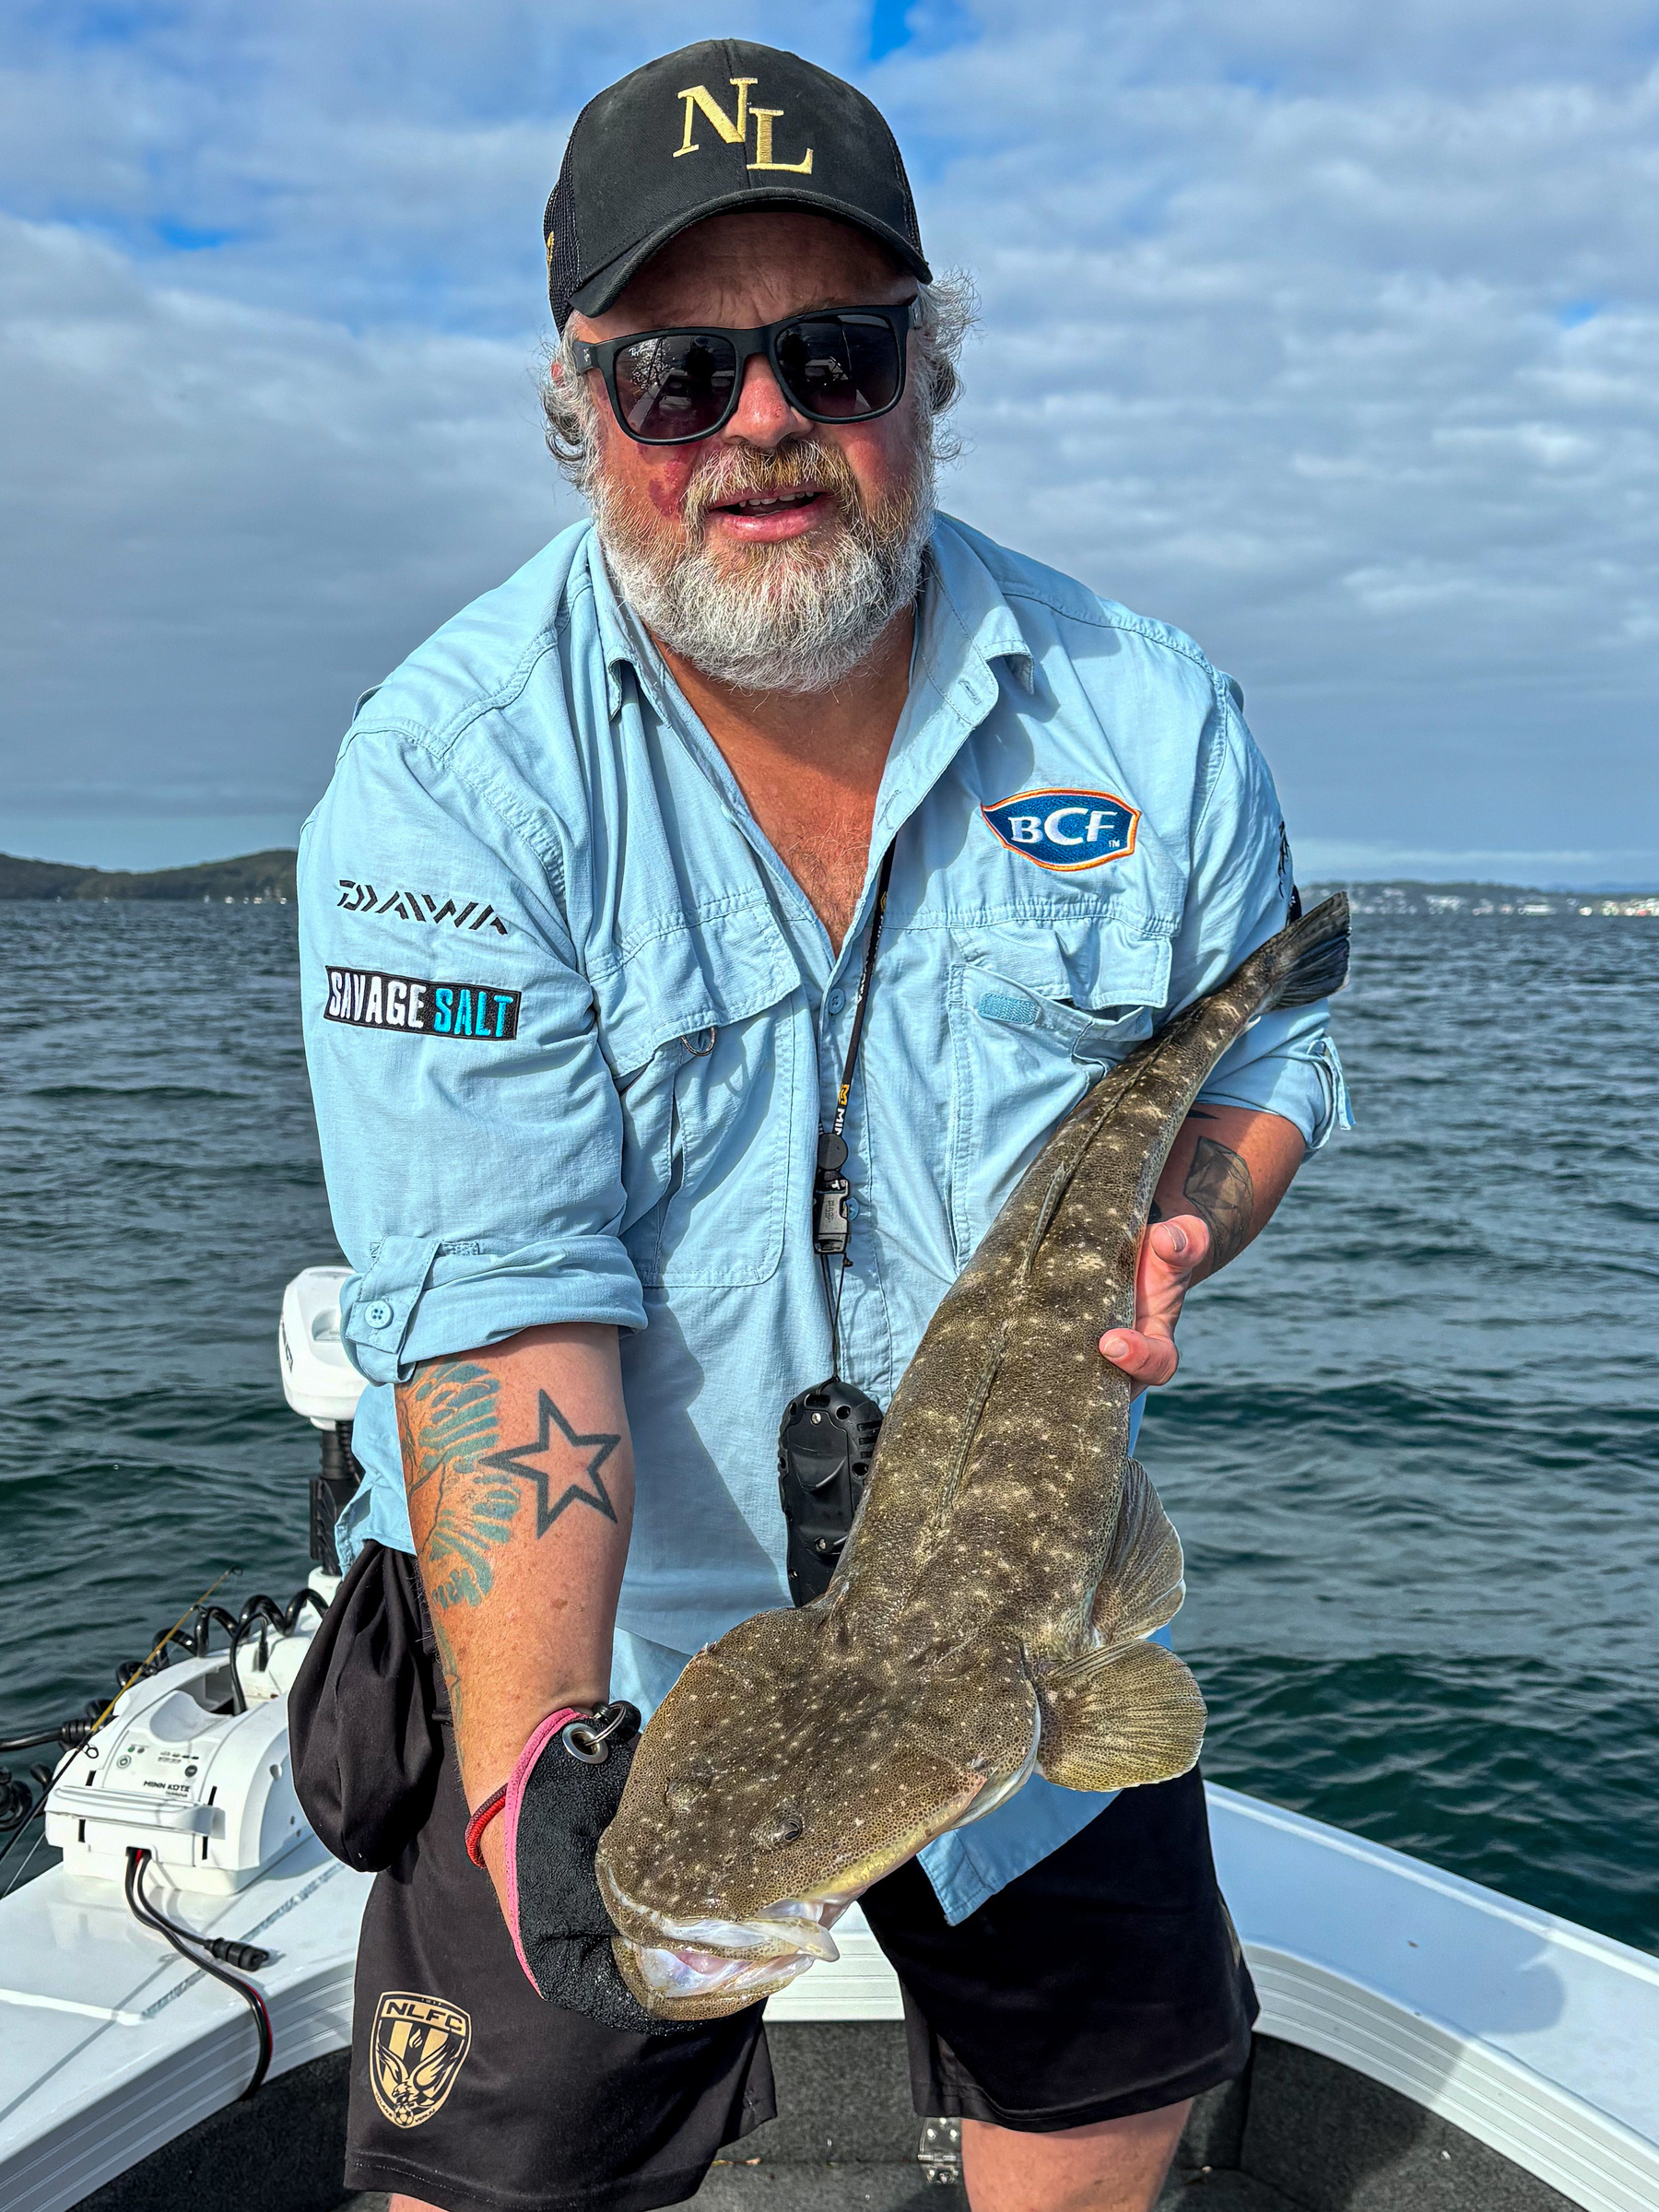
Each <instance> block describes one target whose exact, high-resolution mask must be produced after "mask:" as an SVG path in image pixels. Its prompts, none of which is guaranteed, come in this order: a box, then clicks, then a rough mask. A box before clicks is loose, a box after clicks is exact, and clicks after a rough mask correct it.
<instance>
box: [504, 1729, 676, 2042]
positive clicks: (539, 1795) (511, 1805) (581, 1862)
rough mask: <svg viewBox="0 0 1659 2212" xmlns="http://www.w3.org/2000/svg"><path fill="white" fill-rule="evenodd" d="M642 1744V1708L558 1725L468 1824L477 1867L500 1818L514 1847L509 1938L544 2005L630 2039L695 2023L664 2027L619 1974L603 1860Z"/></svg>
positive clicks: (544, 1733)
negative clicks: (597, 1874)
mask: <svg viewBox="0 0 1659 2212" xmlns="http://www.w3.org/2000/svg"><path fill="white" fill-rule="evenodd" d="M639 1741H640V1715H639V1712H638V1710H637V1709H636V1708H635V1707H634V1706H632V1705H622V1704H618V1705H606V1706H602V1707H601V1708H600V1710H599V1711H598V1712H594V1713H585V1712H581V1713H577V1712H569V1711H566V1712H555V1713H550V1714H549V1715H548V1716H547V1719H546V1720H545V1721H544V1722H543V1723H542V1724H541V1725H540V1727H539V1728H537V1729H536V1731H535V1735H533V1736H532V1737H531V1738H530V1741H529V1742H528V1743H527V1744H526V1745H525V1746H524V1749H523V1751H522V1752H520V1754H519V1759H518V1764H517V1765H516V1766H515V1767H514V1768H513V1770H512V1774H511V1775H510V1776H509V1778H508V1780H507V1781H506V1783H504V1784H503V1785H502V1787H501V1788H500V1789H499V1790H498V1791H496V1793H495V1794H494V1795H493V1796H491V1797H488V1798H486V1800H485V1801H484V1803H483V1804H482V1805H481V1806H479V1807H478V1809H477V1812H476V1813H475V1814H474V1815H473V1817H472V1818H471V1819H470V1820H469V1821H468V1823H467V1828H466V1851H467V1856H468V1857H469V1858H470V1859H471V1860H472V1861H473V1863H474V1865H478V1866H481V1865H483V1864H484V1862H483V1859H482V1858H481V1857H480V1855H479V1851H478V1843H479V1839H480V1838H481V1837H482V1835H483V1833H484V1830H485V1829H486V1828H487V1827H488V1824H489V1822H490V1821H491V1819H493V1818H496V1817H497V1814H498V1812H499V1815H500V1822H501V1830H502V1840H503V1841H504V1842H505V1844H506V1847H507V1885H506V1886H507V1900H506V1906H505V1911H506V1916H507V1932H508V1934H509V1935H511V1936H512V1947H513V1949H514V1950H515V1951H516V1952H517V1953H518V1961H519V1964H520V1965H521V1966H522V1967H523V1968H524V1971H525V1973H526V1974H527V1975H528V1976H529V1978H530V1981H531V1983H533V1984H534V1986H535V1993H536V1994H537V1996H539V1997H543V1998H545V1999H546V2001H547V2003H548V2004H549V2005H562V2006H564V2007H565V2008H566V2010H567V2011H570V2012H580V2013H584V2014H585V2015H586V2016H587V2018H589V2019H590V2020H597V2021H599V2022H600V2024H601V2025H602V2026H603V2027H606V2028H616V2029H619V2030H622V2031H623V2032H624V2033H626V2034H629V2035H681V2034H684V2033H686V2032H687V2031H688V2030H696V2029H697V2028H698V2027H699V2026H700V2024H701V2023H700V2022H698V2021H696V2020H659V2019H658V2018H656V2017H655V2015H654V2014H653V2013H649V2012H647V2011H646V2010H645V2008H644V2006H642V2005H641V2004H640V2002H639V2001H638V1999H637V1998H636V1997H635V1996H634V1994H633V1993H632V1991H631V1990H629V1987H628V1984H627V1983H625V1982H624V1981H623V1979H622V1977H621V1975H620V1974H619V1973H618V1971H617V1962H616V1959H614V1958H613V1956H612V1954H611V1937H612V1936H613V1935H615V1934H616V1932H617V1931H616V1928H615V1926H614V1924H612V1921H611V1917H610V1915H609V1913H608V1912H606V1909H605V1905H604V1902H603V1900H601V1898H600V1895H599V1884H598V1882H597V1880H596V1879H595V1878H594V1852H595V1851H596V1850H597V1849H598V1847H599V1839H600V1837H601V1836H602V1835H603V1834H604V1833H605V1831H606V1829H607V1828H608V1827H609V1826H610V1824H611V1822H612V1820H613V1819H614V1818H616V1812H617V1806H618V1804H619V1803H620V1802H621V1797H622V1789H623V1784H624V1783H626V1782H627V1780H628V1770H629V1767H630V1766H632V1764H633V1756H634V1752H635V1750H636V1749H637V1748H638V1747H639Z"/></svg>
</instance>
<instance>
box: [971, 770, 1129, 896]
mask: <svg viewBox="0 0 1659 2212" xmlns="http://www.w3.org/2000/svg"><path fill="white" fill-rule="evenodd" d="M980 812H981V814H982V815H983V817H984V818H985V825H986V827H987V829H989V830H990V831H991V832H992V834H993V836H994V837H996V838H999V839H1000V840H1001V841H1002V842H1003V843H1004V844H1005V845H1006V846H1007V848H1008V850H1009V852H1010V853H1021V854H1023V856H1024V857H1025V858H1026V859H1027V860H1032V861H1035V862H1036V864H1037V865H1038V866H1039V867H1040V868H1051V869H1053V871H1054V872H1055V874H1057V875H1062V876H1065V875H1071V874H1074V873H1075V872H1076V871H1077V869H1079V868H1098V867H1101V866H1103V865H1104V864H1105V863H1106V862H1107V861H1109V860H1124V859H1126V858H1127V856H1128V855H1129V854H1130V853H1133V852H1134V850H1135V830H1136V828H1137V827H1138V825H1139V822H1140V809H1139V808H1138V807H1137V806H1130V804H1129V802H1128V800H1127V799H1120V798H1119V797H1118V795H1117V794H1116V793H1115V792H1112V791H1074V790H1072V789H1071V788H1070V787H1069V786H1064V785H1063V786H1059V787H1055V788H1051V789H1047V790H1042V791H1021V792H1017V793H1016V794H1015V795H1014V796H1013V797H1012V798H1011V799H998V800H997V801H996V803H995V805H994V806H982V807H981V808H980Z"/></svg>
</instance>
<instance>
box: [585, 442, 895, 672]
mask: <svg viewBox="0 0 1659 2212" xmlns="http://www.w3.org/2000/svg"><path fill="white" fill-rule="evenodd" d="M587 492H588V497H589V499H590V500H591V501H592V503H593V509H594V526H595V528H596V529H597V531H598V534H599V543H600V545H601V547H603V548H604V552H605V559H606V565H607V567H608V568H609V570H610V572H611V577H612V580H613V582H615V584H616V586H617V589H618V592H619V593H620V594H621V596H622V597H623V598H624V599H625V600H626V601H627V602H628V604H629V606H630V607H631V608H632V609H633V611H634V613H635V614H636V615H637V616H638V617H639V618H640V619H641V621H642V622H643V623H644V624H645V627H646V628H647V629H649V630H650V631H651V632H652V633H653V636H654V637H655V638H656V639H657V640H658V641H659V642H660V643H661V644H663V645H665V646H666V647H667V648H668V650H669V651H670V652H671V653H677V654H679V655H680V656H681V657H682V658H683V659H685V660H687V661H689V662H690V664H691V665H692V666H693V667H694V668H696V669H698V670H700V673H701V674H702V675H704V676H706V677H709V678H710V679H711V680H712V681H713V682H715V683H722V684H730V685H732V686H733V687H734V688H736V689H739V690H745V691H789V692H802V693H811V692H818V691H829V690H831V689H832V688H834V687H835V686H836V685H837V684H838V683H840V682H841V680H842V679H843V677H846V676H848V675H850V674H851V672H852V671H853V669H854V668H855V667H856V666H857V665H858V664H859V662H860V661H862V660H863V659H864V658H865V655H866V654H867V653H869V652H870V650H871V648H872V647H873V646H874V645H875V643H876V641H877V638H879V637H880V635H881V633H882V631H883V630H884V629H886V628H887V627H888V623H889V622H891V621H892V619H893V618H894V616H895V615H897V614H899V613H900V610H901V609H902V608H904V607H905V606H908V605H909V604H910V602H911V601H912V599H914V597H915V595H916V593H917V590H918V588H919V586H920V584H921V581H922V561H923V557H924V553H925V552H926V549H927V540H928V536H929V534H930V533H931V531H932V528H933V517H934V504H933V497H934V472H933V454H932V449H931V441H929V440H928V438H927V437H926V436H925V435H924V437H923V438H922V439H921V440H919V441H918V445H917V451H916V458H915V462H914V465H913V466H912V472H911V476H910V478H909V481H908V482H907V483H906V485H905V486H904V488H903V492H902V495H900V496H899V497H896V498H895V499H894V500H893V501H892V502H891V503H890V509H889V513H888V515H885V516H877V517H872V516H871V515H870V513H869V512H868V511H867V510H866V511H862V512H858V513H855V514H851V515H849V514H848V513H847V512H846V511H845V508H844V507H843V510H842V513H841V519H840V520H839V522H838V524H837V525H836V526H835V528H834V529H833V530H831V531H830V532H828V533H823V534H815V535H814V536H809V537H806V538H785V539H783V540H782V542H781V543H778V544H774V545H770V546H755V547H746V548H744V550H743V551H742V552H741V554H739V555H738V557H737V558H736V559H733V558H732V557H731V555H730V554H728V555H727V556H726V557H725V558H724V559H717V558H716V557H715V555H714V553H713V552H712V549H711V548H710V547H709V546H708V545H707V543H706V542H702V541H700V542H698V543H697V544H695V545H693V546H689V547H688V546H687V545H686V544H685V543H684V541H682V542H681V543H680V544H679V545H677V546H670V547H665V546H664V545H663V544H662V543H661V542H659V541H654V540H652V539H649V538H647V537H646V536H645V535H643V534H642V533H641V531H640V530H639V529H638V528H637V527H636V526H635V525H634V524H633V521H632V518H631V517H629V515H627V514H626V512H624V511H623V510H622V509H621V508H620V506H619V504H618V501H617V500H615V499H614V498H613V497H612V496H611V494H610V490H609V487H608V486H607V484H606V479H605V474H604V471H603V469H597V470H595V471H594V476H593V477H592V478H591V479H590V481H589V483H588V486H587Z"/></svg>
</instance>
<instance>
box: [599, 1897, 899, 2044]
mask: <svg viewBox="0 0 1659 2212" xmlns="http://www.w3.org/2000/svg"><path fill="white" fill-rule="evenodd" d="M608 1873H609V1870H608V1869H606V1868H602V1869H601V1888H602V1891H603V1893H604V1898H605V1905H606V1911H607V1912H609V1914H610V1916H611V1918H612V1920H613V1921H615V1922H616V1924H617V1927H618V1935H617V1936H616V1939H615V1941H614V1943H613V1946H612V1948H613V1950H614V1952H615V1954H616V1959H617V1964H618V1967H619V1969H620V1970H621V1973H622V1978H623V1980H624V1981H625V1982H626V1983H628V1985H629V1989H631V1990H632V1992H633V1994H634V1995H635V1996H636V1997H638V1998H639V2000H640V2002H641V2004H642V2005H643V2006H645V2007H646V2009H647V2010H648V2011H651V2012H654V2013H657V2014H659V2015H661V2016H662V2017H664V2018H669V2019H699V2018H719V2017H720V2016H721V2015H723V2014H725V2013H728V2012H735V2011H738V2010H739V2009H741V2008H742V2007H743V2006H747V2005H755V2004H758V2003H759V2001H760V2000H761V1998H763V1997H767V1996H770V1995H771V1993H772V1992H773V1991H774V1990H777V1989H782V1988H784V1987H785V1986H786V1985H787V1984H788V1983H791V1982H793V1981H794V1979H795V1977H796V1976H797V1975H798V1974H804V1973H805V1972H806V1970H807V1968H808V1967H809V1966H816V1965H817V1964H818V1961H819V1960H820V1959H823V1960H825V1961H830V1960H832V1959H839V1958H840V1957H841V1953H840V1951H839V1950H838V1949H837V1948H836V1944H835V1938H834V1937H833V1936H832V1935H830V1928H831V1927H832V1926H833V1925H834V1924H835V1922H836V1921H838V1920H839V1919H840V1918H841V1914H842V1913H843V1912H845V1911H846V1909H847V1907H848V1906H849V1905H850V1904H851V1903H852V1902H853V1898H854V1897H855V1896H856V1895H857V1894H858V1892H857V1891H856V1890H848V1891H847V1892H846V1893H845V1894H841V1895H836V1896H826V1897H813V1898H786V1899H783V1900H781V1901H780V1902H779V1903H777V1904H775V1905H769V1906H768V1907H767V1908H766V1910H765V1911H764V1912H757V1913H756V1914H755V1915H754V1916H753V1917H752V1918H751V1919H748V1920H718V1919H713V1918H709V1919H693V1920H678V1919H676V1918H674V1917H673V1916H671V1915H670V1914H668V1913H665V1912H654V1911H653V1910H652V1908H651V1907H649V1906H647V1905H641V1904H640V1903H638V1902H637V1901H636V1900H634V1899H632V1898H629V1897H627V1896H626V1895H624V1894H623V1892H622V1891H620V1890H619V1889H618V1888H617V1886H616V1883H615V1881H614V1879H610V1878H607V1877H608Z"/></svg>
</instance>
